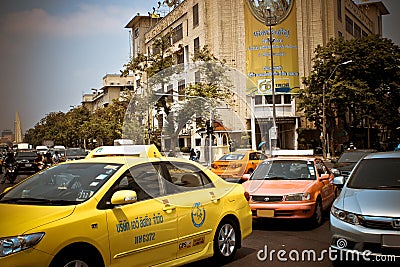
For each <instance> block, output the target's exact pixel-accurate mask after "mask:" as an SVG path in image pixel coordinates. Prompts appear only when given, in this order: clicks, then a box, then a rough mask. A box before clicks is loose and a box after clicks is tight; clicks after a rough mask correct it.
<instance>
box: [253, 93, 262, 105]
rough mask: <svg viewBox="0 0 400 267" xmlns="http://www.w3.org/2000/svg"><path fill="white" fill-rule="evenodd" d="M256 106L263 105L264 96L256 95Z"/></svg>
mask: <svg viewBox="0 0 400 267" xmlns="http://www.w3.org/2000/svg"><path fill="white" fill-rule="evenodd" d="M254 104H255V105H262V96H261V95H256V96H255V97H254Z"/></svg>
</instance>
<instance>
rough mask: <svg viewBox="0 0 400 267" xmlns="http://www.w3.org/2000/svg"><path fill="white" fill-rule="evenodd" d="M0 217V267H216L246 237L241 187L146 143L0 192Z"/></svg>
mask: <svg viewBox="0 0 400 267" xmlns="http://www.w3.org/2000/svg"><path fill="white" fill-rule="evenodd" d="M121 149H122V150H124V151H125V152H126V154H125V155H121ZM113 151H114V152H115V153H114V152H113ZM113 153H114V154H113ZM0 214H3V215H6V217H5V218H3V220H1V221H0V266H41V267H42V266H50V267H60V266H64V267H67V266H89V267H92V266H93V267H102V266H104V267H105V266H123V267H127V266H150V265H151V266H173V265H182V264H185V263H188V262H193V261H197V260H200V259H203V258H208V257H214V258H215V260H216V261H219V262H220V263H221V264H224V263H226V262H228V261H231V260H232V259H233V258H234V257H235V253H236V251H237V250H238V249H239V248H240V247H241V242H242V240H243V239H244V238H246V237H247V236H249V235H250V234H251V232H252V218H251V211H250V207H249V204H248V194H247V193H246V192H245V191H244V188H243V186H241V185H237V184H232V183H227V182H225V181H224V180H222V179H220V178H219V177H218V176H216V175H215V174H214V173H212V172H211V171H209V170H207V169H206V168H204V167H203V166H201V165H199V164H197V163H195V162H193V161H188V160H185V159H178V158H167V157H162V156H161V154H159V152H158V150H157V149H156V148H155V146H154V145H151V146H137V147H136V146H130V148H128V147H126V148H116V147H100V148H97V149H95V150H94V151H92V152H91V153H90V155H88V157H87V158H85V159H82V160H75V161H68V162H64V163H61V164H59V165H57V166H53V167H51V168H48V169H46V170H44V171H42V172H40V173H37V174H34V175H33V176H31V177H29V178H28V179H26V180H24V181H23V182H21V183H19V184H17V185H15V186H14V187H12V188H10V189H6V190H5V191H4V192H3V193H2V194H0Z"/></svg>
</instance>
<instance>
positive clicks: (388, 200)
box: [335, 187, 400, 217]
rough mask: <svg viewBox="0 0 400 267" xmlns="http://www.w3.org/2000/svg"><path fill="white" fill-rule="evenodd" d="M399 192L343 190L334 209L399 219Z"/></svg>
mask: <svg viewBox="0 0 400 267" xmlns="http://www.w3.org/2000/svg"><path fill="white" fill-rule="evenodd" d="M399 203H400V190H373V189H353V188H347V187H345V188H343V190H342V192H341V193H340V195H339V197H338V198H337V200H336V201H335V207H337V208H339V209H342V210H345V211H348V212H352V213H356V214H360V215H369V216H381V217H399V216H400V205H399Z"/></svg>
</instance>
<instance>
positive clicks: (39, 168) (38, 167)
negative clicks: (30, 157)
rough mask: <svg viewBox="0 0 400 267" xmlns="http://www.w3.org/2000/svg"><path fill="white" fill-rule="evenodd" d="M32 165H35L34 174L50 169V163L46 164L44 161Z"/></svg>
mask: <svg viewBox="0 0 400 267" xmlns="http://www.w3.org/2000/svg"><path fill="white" fill-rule="evenodd" d="M34 164H35V169H36V172H40V171H43V170H44V169H47V168H49V167H51V163H47V162H45V161H38V162H35V163H34Z"/></svg>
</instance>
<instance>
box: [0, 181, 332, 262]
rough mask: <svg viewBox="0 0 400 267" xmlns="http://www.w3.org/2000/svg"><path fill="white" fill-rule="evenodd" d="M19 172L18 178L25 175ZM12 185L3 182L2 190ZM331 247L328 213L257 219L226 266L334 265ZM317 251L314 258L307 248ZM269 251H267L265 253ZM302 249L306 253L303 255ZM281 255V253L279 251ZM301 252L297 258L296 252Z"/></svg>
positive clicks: (0, 190)
mask: <svg viewBox="0 0 400 267" xmlns="http://www.w3.org/2000/svg"><path fill="white" fill-rule="evenodd" d="M26 177H27V176H26V175H20V176H18V178H17V182H18V181H20V180H22V179H24V178H26ZM8 186H10V184H8V182H6V183H5V184H0V192H2V191H3V190H4V189H5V188H6V187H8ZM328 247H329V217H328V213H326V214H325V221H324V223H323V225H321V226H319V227H311V226H310V225H309V224H308V223H307V222H306V221H298V220H295V221H293V220H292V221H286V220H283V221H282V220H273V221H255V222H254V223H253V233H252V234H251V235H250V236H249V237H248V238H247V239H245V240H244V242H243V244H242V248H241V249H240V250H238V252H237V254H236V257H235V259H234V261H233V262H231V263H229V264H226V265H224V266H228V267H233V266H240V267H242V266H246V267H250V266H324V267H325V266H333V265H332V263H331V261H330V259H329V256H328V255H327V254H324V256H321V253H322V251H324V250H327V249H328ZM310 251H312V252H313V253H314V252H315V255H316V256H315V259H313V258H312V257H311V258H309V257H308V252H310ZM265 252H267V253H265ZM305 252H307V253H305ZM283 253H284V254H283ZM302 253H303V254H304V253H305V254H304V255H305V257H304V259H302ZM278 254H279V255H280V256H279V255H278ZM297 254H298V255H299V257H298V259H291V258H296V255H297ZM186 266H190V267H200V266H207V267H214V266H215V267H216V266H218V265H215V263H214V262H213V261H212V260H211V259H207V260H203V261H199V262H196V263H192V264H188V265H186Z"/></svg>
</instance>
